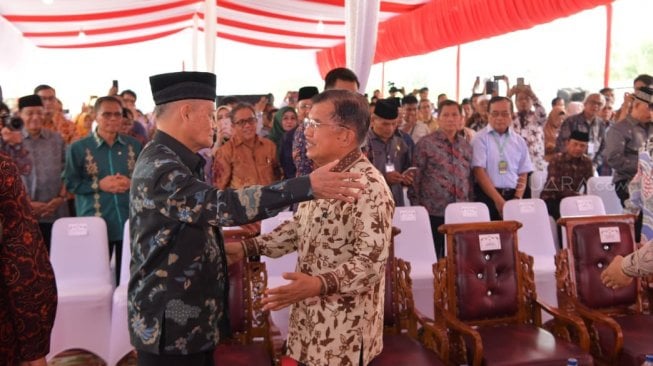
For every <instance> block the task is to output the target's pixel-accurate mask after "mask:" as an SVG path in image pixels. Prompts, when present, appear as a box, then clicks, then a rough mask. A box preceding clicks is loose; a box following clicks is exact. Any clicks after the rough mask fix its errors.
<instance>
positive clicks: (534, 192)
mask: <svg viewBox="0 0 653 366" xmlns="http://www.w3.org/2000/svg"><path fill="white" fill-rule="evenodd" d="M547 176H548V173H547V172H546V171H540V170H538V171H534V172H533V173H532V174H531V177H530V179H529V183H530V187H531V198H540V194H541V193H542V190H544V185H545V184H546V178H547Z"/></svg>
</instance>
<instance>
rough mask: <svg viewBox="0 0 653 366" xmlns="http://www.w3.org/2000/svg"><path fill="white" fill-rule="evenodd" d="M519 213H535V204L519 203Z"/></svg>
mask: <svg viewBox="0 0 653 366" xmlns="http://www.w3.org/2000/svg"><path fill="white" fill-rule="evenodd" d="M519 212H521V213H533V212H535V202H523V201H522V202H519Z"/></svg>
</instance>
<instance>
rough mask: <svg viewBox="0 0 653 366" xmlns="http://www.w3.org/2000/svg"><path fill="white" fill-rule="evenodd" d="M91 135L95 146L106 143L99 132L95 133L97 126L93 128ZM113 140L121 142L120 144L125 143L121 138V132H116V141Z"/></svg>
mask: <svg viewBox="0 0 653 366" xmlns="http://www.w3.org/2000/svg"><path fill="white" fill-rule="evenodd" d="M92 136H93V139H94V140H95V144H96V145H97V147H100V146H102V144H106V143H107V142H106V141H105V140H104V139H103V138H102V136H100V134H99V133H97V128H96V129H95V130H93V135H92ZM115 142H117V143H119V144H121V145H126V143H125V140H124V139H123V138H122V135H121V134H117V135H116V141H115ZM107 145H108V144H107Z"/></svg>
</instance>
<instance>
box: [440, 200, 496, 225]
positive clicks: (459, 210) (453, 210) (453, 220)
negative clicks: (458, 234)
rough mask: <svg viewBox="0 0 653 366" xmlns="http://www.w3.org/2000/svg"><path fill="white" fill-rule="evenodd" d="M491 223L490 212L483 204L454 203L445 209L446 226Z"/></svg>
mask: <svg viewBox="0 0 653 366" xmlns="http://www.w3.org/2000/svg"><path fill="white" fill-rule="evenodd" d="M487 221H490V210H489V209H488V208H487V205H486V204H485V203H483V202H454V203H450V204H448V205H447V207H446V208H445V209H444V223H445V224H467V223H470V222H487Z"/></svg>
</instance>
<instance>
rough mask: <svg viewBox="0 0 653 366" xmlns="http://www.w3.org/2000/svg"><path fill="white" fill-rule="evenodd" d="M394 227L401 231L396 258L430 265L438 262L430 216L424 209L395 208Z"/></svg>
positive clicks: (397, 238) (396, 239) (397, 240)
mask: <svg viewBox="0 0 653 366" xmlns="http://www.w3.org/2000/svg"><path fill="white" fill-rule="evenodd" d="M392 225H394V226H396V227H397V228H399V229H400V230H401V233H400V234H399V235H397V236H396V237H395V257H398V258H402V259H404V260H406V261H409V262H427V263H429V264H433V263H435V262H436V261H437V258H436V256H435V245H434V244H433V234H431V223H430V221H429V214H428V212H427V211H426V209H425V208H424V207H422V206H408V207H395V214H394V216H393V218H392Z"/></svg>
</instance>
